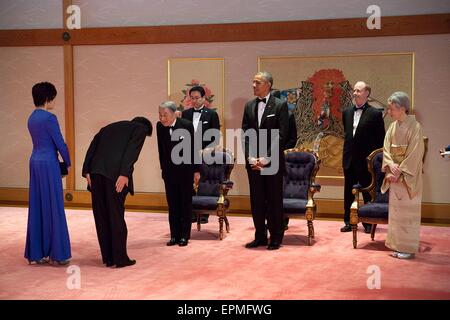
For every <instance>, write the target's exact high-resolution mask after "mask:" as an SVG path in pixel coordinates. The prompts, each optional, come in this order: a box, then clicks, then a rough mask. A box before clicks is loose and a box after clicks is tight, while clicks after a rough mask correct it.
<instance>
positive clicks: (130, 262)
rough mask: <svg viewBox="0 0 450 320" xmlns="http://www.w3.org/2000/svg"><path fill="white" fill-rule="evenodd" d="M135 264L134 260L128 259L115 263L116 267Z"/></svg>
mask: <svg viewBox="0 0 450 320" xmlns="http://www.w3.org/2000/svg"><path fill="white" fill-rule="evenodd" d="M135 264H136V260H131V259H130V260H128V262H125V263H118V264H116V268H123V267H128V266H132V265H135Z"/></svg>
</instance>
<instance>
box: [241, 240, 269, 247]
mask: <svg viewBox="0 0 450 320" xmlns="http://www.w3.org/2000/svg"><path fill="white" fill-rule="evenodd" d="M259 246H267V240H266V241H264V240H256V239H255V240H253V241H252V242H249V243H247V244H246V245H245V247H246V248H247V249H251V248H256V247H259Z"/></svg>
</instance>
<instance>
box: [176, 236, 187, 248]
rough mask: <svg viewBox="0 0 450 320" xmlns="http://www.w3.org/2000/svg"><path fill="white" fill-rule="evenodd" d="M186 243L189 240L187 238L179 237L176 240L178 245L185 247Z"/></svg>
mask: <svg viewBox="0 0 450 320" xmlns="http://www.w3.org/2000/svg"><path fill="white" fill-rule="evenodd" d="M188 243H189V240H188V239H185V238H181V239H180V241H178V245H179V246H180V247H185V246H187V245H188Z"/></svg>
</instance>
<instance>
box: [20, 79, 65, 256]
mask: <svg viewBox="0 0 450 320" xmlns="http://www.w3.org/2000/svg"><path fill="white" fill-rule="evenodd" d="M32 94H33V101H34V105H35V106H36V108H35V110H34V111H33V112H32V113H31V115H30V117H29V118H28V130H29V132H30V135H31V139H32V141H33V151H32V153H31V157H30V189H29V209H28V228H27V239H26V245H25V258H26V259H27V260H28V262H29V263H30V264H31V263H37V264H44V263H47V262H49V261H50V260H51V261H54V262H55V263H57V264H60V265H64V264H67V263H69V259H70V257H71V252H70V240H69V232H68V230H67V222H66V216H65V213H64V199H63V187H62V180H61V169H60V165H59V160H58V152H59V154H60V155H61V157H62V158H63V160H64V162H65V163H66V165H67V167H70V158H69V151H68V150H67V146H66V144H65V143H64V139H63V137H62V134H61V130H60V128H59V123H58V119H57V118H56V116H55V115H54V114H53V113H51V112H50V110H52V109H53V108H54V103H55V100H54V99H55V97H56V94H57V92H56V89H55V86H54V85H53V84H51V83H49V82H41V83H37V84H35V85H34V86H33V89H32Z"/></svg>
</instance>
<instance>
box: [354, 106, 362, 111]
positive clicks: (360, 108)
mask: <svg viewBox="0 0 450 320" xmlns="http://www.w3.org/2000/svg"><path fill="white" fill-rule="evenodd" d="M353 110H355V111H357V110H364V106H362V107H357V106H353Z"/></svg>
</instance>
